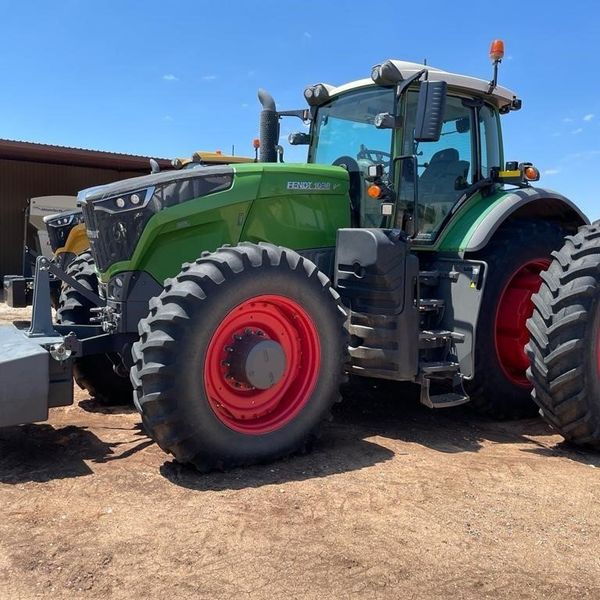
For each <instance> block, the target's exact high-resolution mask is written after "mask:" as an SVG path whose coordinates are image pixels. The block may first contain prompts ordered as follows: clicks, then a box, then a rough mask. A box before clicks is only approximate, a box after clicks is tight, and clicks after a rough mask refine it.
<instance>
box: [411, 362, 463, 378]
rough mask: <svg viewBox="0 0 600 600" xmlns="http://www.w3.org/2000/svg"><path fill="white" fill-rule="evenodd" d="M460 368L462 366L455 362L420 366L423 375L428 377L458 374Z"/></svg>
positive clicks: (425, 363) (430, 363) (428, 363)
mask: <svg viewBox="0 0 600 600" xmlns="http://www.w3.org/2000/svg"><path fill="white" fill-rule="evenodd" d="M459 368H460V365H459V364H458V363H455V362H422V363H421V364H420V365H419V370H420V371H421V373H423V374H424V375H425V377H427V376H428V375H440V374H445V373H448V375H449V376H450V375H452V374H453V373H456V372H457V371H458V370H459Z"/></svg>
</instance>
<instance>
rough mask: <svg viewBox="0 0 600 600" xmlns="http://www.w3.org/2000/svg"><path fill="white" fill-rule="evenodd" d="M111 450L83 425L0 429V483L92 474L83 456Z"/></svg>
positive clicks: (101, 456)
mask: <svg viewBox="0 0 600 600" xmlns="http://www.w3.org/2000/svg"><path fill="white" fill-rule="evenodd" d="M112 452H113V448H112V446H111V445H110V444H107V443H106V442H103V441H102V440H100V439H99V438H98V437H97V436H96V435H94V434H93V433H92V432H91V431H89V430H88V429H86V428H85V427H78V426H74V425H69V426H67V427H60V428H55V427H53V426H52V425H48V424H41V425H38V424H36V425H22V426H18V427H8V428H6V429H2V430H0V483H8V484H18V483H27V482H36V483H43V482H47V481H52V480H54V479H66V478H70V477H82V476H85V475H91V474H92V472H93V471H92V470H91V469H90V468H89V466H88V465H87V464H86V463H85V461H86V460H102V459H105V457H107V456H108V455H110V454H111V453H112Z"/></svg>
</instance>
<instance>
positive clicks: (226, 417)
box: [204, 294, 321, 435]
mask: <svg viewBox="0 0 600 600" xmlns="http://www.w3.org/2000/svg"><path fill="white" fill-rule="evenodd" d="M320 358H321V347H320V340H319V333H318V331H317V328H316V325H315V323H314V322H313V320H312V318H311V317H310V315H309V314H308V313H307V312H306V310H305V309H304V308H303V307H302V306H301V305H300V304H299V303H298V302H296V301H295V300H293V299H291V298H288V297H286V296H282V295H278V294H264V295H260V296H254V297H252V298H249V299H247V300H244V301H243V302H241V303H240V304H238V305H237V306H236V307H234V308H233V309H232V310H231V311H230V312H229V313H228V314H227V315H225V317H224V318H223V320H222V322H221V323H220V324H219V325H218V326H217V327H216V329H215V331H214V333H213V335H212V336H211V340H210V342H209V344H208V347H207V350H206V357H205V362H204V389H205V391H206V395H207V400H208V402H209V404H210V406H211V408H212V410H213V412H214V414H215V415H216V417H217V418H218V419H219V420H220V421H221V422H222V423H223V424H225V425H226V426H227V427H229V428H231V429H233V430H234V431H239V432H241V433H244V434H250V435H264V434H266V433H270V432H272V431H275V430H277V429H280V428H282V427H284V426H285V425H287V424H288V423H289V422H290V421H292V420H293V419H294V418H295V416H296V415H297V414H298V413H299V412H300V411H301V410H302V409H303V408H304V406H305V405H306V404H307V403H308V402H309V400H310V395H311V393H312V392H313V390H314V388H315V386H316V384H317V380H318V377H319V371H320Z"/></svg>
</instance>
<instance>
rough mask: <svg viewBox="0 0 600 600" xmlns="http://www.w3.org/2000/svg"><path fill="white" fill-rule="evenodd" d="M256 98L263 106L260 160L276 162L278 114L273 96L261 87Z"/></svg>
mask: <svg viewBox="0 0 600 600" xmlns="http://www.w3.org/2000/svg"><path fill="white" fill-rule="evenodd" d="M258 99H259V101H260V103H261V105H262V107H263V109H262V111H261V112H260V129H259V131H260V154H259V161H260V162H277V145H278V144H279V114H278V112H277V107H276V106H275V100H273V96H271V94H269V92H267V91H266V90H263V89H262V88H261V89H259V90H258Z"/></svg>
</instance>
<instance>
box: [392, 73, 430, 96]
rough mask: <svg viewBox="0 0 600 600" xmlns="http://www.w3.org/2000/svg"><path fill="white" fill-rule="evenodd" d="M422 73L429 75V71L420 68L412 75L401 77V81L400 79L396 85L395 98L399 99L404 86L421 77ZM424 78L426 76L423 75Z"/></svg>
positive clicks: (404, 89)
mask: <svg viewBox="0 0 600 600" xmlns="http://www.w3.org/2000/svg"><path fill="white" fill-rule="evenodd" d="M423 75H429V71H428V70H427V69H421V71H419V72H418V73H415V74H414V75H411V76H410V77H409V78H408V79H403V80H402V81H400V82H399V83H398V86H397V87H396V100H400V96H402V94H404V92H405V91H406V88H408V86H409V85H410V84H411V83H414V82H415V81H418V80H419V79H421V77H423ZM425 79H427V77H425Z"/></svg>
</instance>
